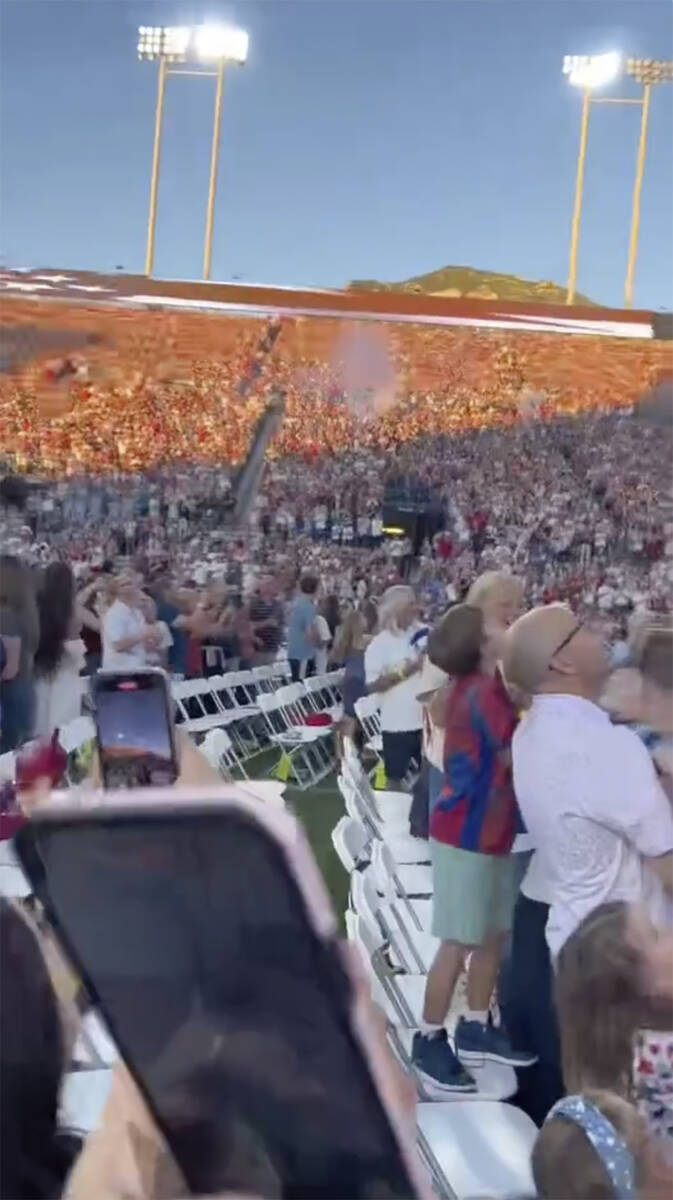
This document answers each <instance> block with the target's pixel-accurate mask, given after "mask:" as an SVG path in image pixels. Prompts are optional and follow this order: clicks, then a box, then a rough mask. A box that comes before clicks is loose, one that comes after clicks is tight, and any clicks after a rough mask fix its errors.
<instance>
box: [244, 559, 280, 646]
mask: <svg viewBox="0 0 673 1200" xmlns="http://www.w3.org/2000/svg"><path fill="white" fill-rule="evenodd" d="M248 612H249V615H250V621H251V624H252V632H253V636H254V646H255V648H254V660H253V661H254V665H255V666H256V667H259V666H267V665H268V664H269V663H272V662H273V661H274V660H275V658H276V655H277V654H278V650H279V648H280V644H281V641H282V638H283V607H282V605H281V603H280V601H279V600H278V591H277V585H276V580H275V579H274V577H273V576H272V575H262V577H261V579H260V580H259V583H258V584H257V588H256V590H255V592H254V594H253V595H252V596H251V598H250V603H249V605H248Z"/></svg>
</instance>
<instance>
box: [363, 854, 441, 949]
mask: <svg viewBox="0 0 673 1200" xmlns="http://www.w3.org/2000/svg"><path fill="white" fill-rule="evenodd" d="M372 866H373V867H374V870H375V873H376V874H375V878H376V886H377V888H378V890H379V891H380V892H381V894H382V895H383V896H384V898H386V899H395V898H397V900H398V901H399V905H400V908H402V909H403V910H404V912H405V913H406V914H407V916H408V918H409V920H410V921H411V923H412V925H414V926H415V927H416V929H421V930H422V929H430V926H431V923H432V900H431V899H430V898H429V897H428V898H420V899H419V898H418V896H419V894H418V893H414V894H413V895H410V893H409V892H408V891H407V888H406V886H405V880H406V879H407V877H406V876H405V877H404V878H401V877H400V874H399V872H400V871H403V872H406V871H422V872H429V875H430V886H432V872H431V871H430V869H429V868H428V867H398V866H397V863H396V862H395V860H394V859H393V857H392V855H391V853H390V851H389V849H388V847H387V846H386V844H385V842H378V841H374V842H372ZM411 882H413V883H416V882H417V881H416V879H413V880H411ZM418 882H419V883H420V884H421V885H422V886H427V883H428V875H427V874H424V875H423V876H422V878H421V880H419V881H418ZM422 895H423V893H420V896H422Z"/></svg>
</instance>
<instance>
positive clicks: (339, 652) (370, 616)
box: [334, 600, 376, 736]
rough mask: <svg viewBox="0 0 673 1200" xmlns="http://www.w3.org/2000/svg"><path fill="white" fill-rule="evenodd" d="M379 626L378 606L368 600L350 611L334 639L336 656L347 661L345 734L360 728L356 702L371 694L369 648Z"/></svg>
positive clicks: (335, 657) (343, 689)
mask: <svg viewBox="0 0 673 1200" xmlns="http://www.w3.org/2000/svg"><path fill="white" fill-rule="evenodd" d="M375 625H376V607H375V605H374V604H372V603H371V602H370V601H369V600H365V601H364V602H363V604H362V607H361V608H359V609H353V611H352V612H350V613H348V616H347V617H346V619H345V620H344V622H343V623H342V624H341V625H340V626H339V631H338V633H337V636H336V639H335V642H334V659H335V661H336V662H338V663H342V664H343V668H344V678H343V683H342V685H341V695H342V699H343V706H344V733H346V734H349V735H351V736H352V735H353V733H354V732H355V728H356V716H355V704H356V701H358V700H360V699H361V698H362V696H365V695H366V693H367V685H366V683H365V649H366V647H367V645H368V643H369V641H370V638H371V635H372V630H373V628H374V626H375Z"/></svg>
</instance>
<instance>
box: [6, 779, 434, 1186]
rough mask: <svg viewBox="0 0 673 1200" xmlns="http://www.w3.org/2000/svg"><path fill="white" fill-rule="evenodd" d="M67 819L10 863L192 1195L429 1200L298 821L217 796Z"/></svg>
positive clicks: (50, 820)
mask: <svg viewBox="0 0 673 1200" xmlns="http://www.w3.org/2000/svg"><path fill="white" fill-rule="evenodd" d="M66 802H67V801H66ZM60 808H61V802H60V801H58V800H57V801H56V802H55V803H54V804H53V805H50V806H49V808H48V809H44V810H39V809H38V810H37V812H36V815H35V819H34V820H32V821H31V822H30V823H29V824H28V825H27V826H26V827H25V828H24V829H22V830H21V831H20V833H19V834H18V835H17V838H16V842H15V845H16V850H17V854H18V857H19V860H20V862H21V865H22V866H23V869H24V871H25V872H26V874H27V876H28V878H29V880H30V882H31V885H32V887H33V890H34V892H35V893H36V894H37V896H38V897H39V899H40V900H41V902H42V903H43V905H44V907H45V910H46V912H47V915H48V917H49V919H50V920H51V922H52V923H53V926H54V928H55V931H56V934H57V936H58V937H59V938H60V940H61V942H62V944H63V948H64V951H65V953H66V955H68V956H69V957H70V959H71V961H72V964H73V967H74V969H75V970H76V971H77V972H78V974H79V975H80V977H81V978H82V980H83V982H84V984H85V986H86V988H87V989H88V992H89V994H90V997H91V1000H92V1003H93V1004H95V1005H96V1006H97V1008H98V1010H99V1012H100V1014H101V1015H102V1017H103V1019H104V1020H105V1022H106V1023H107V1025H108V1028H109V1031H110V1033H111V1036H112V1037H113V1039H114V1041H115V1042H116V1043H117V1046H118V1048H119V1051H120V1053H121V1056H122V1058H123V1059H124V1061H125V1062H126V1064H127V1066H128V1068H129V1070H130V1071H131V1073H132V1075H133V1076H134V1078H135V1080H136V1082H137V1084H138V1086H139V1088H140V1090H141V1092H142V1093H143V1095H144V1097H145V1099H146V1102H147V1104H148V1106H149V1109H150V1111H151V1113H152V1114H153V1116H154V1119H155V1121H156V1123H157V1125H158V1127H159V1129H160V1130H161V1132H162V1133H163V1135H164V1138H165V1140H166V1142H167V1144H168V1146H169V1148H170V1150H171V1152H172V1154H173V1156H174V1158H175V1160H176V1162H177V1164H178V1166H179V1167H180V1170H181V1172H182V1174H183V1176H184V1179H185V1182H186V1184H187V1186H188V1187H189V1189H190V1190H191V1193H192V1194H193V1195H209V1194H213V1193H220V1192H232V1193H234V1194H236V1195H239V1194H243V1195H253V1196H257V1197H260V1196H263V1197H290V1198H292V1197H302V1198H303V1197H306V1198H308V1197H311V1198H312V1200H320V1198H322V1197H325V1198H327V1197H329V1198H334V1200H336V1198H338V1200H345V1198H348V1200H358V1198H360V1197H363V1198H364V1197H368V1198H378V1197H381V1198H382V1197H423V1198H425V1197H427V1196H428V1189H427V1186H426V1185H425V1181H424V1179H423V1176H422V1174H419V1171H420V1168H419V1164H418V1159H417V1155H416V1151H415V1147H414V1141H413V1133H412V1134H411V1135H410V1134H409V1130H408V1128H407V1122H406V1120H405V1119H404V1116H403V1114H402V1113H401V1112H400V1110H399V1104H398V1103H397V1102H396V1092H395V1087H394V1077H393V1075H392V1073H391V1066H390V1062H389V1060H388V1058H387V1055H386V1048H385V1046H382V1045H381V1043H380V1040H379V1039H377V1038H376V1037H371V1035H370V1033H369V1032H368V1029H367V1026H366V1024H363V1023H362V1020H361V1018H359V1017H358V1006H357V1005H355V1004H354V995H353V992H352V986H351V981H350V976H349V974H348V972H347V971H346V969H345V967H344V964H343V958H342V950H341V947H340V946H339V943H338V940H337V936H336V926H335V922H334V918H333V915H332V911H331V908H330V903H329V899H328V897H327V894H326V892H325V888H324V885H323V882H322V878H321V876H320V873H319V871H318V868H317V866H316V864H315V862H314V860H313V857H312V855H311V852H310V850H309V848H308V845H307V843H306V842H305V840H304V837H303V834H302V833H301V831H300V828H299V826H298V825H297V823H296V822H295V821H294V819H293V818H291V817H290V816H289V815H288V814H286V813H284V812H282V811H280V812H279V811H278V810H276V809H270V808H268V807H267V806H265V805H263V804H261V803H260V802H258V801H255V800H252V799H248V798H246V797H245V796H241V797H240V798H239V797H236V798H232V797H231V794H230V793H229V794H228V795H226V796H223V794H222V792H220V791H217V792H214V793H209V792H198V793H196V792H190V794H189V795H188V796H187V795H185V794H184V792H181V791H179V790H177V789H175V790H173V791H172V792H170V791H169V792H167V791H159V792H149V791H147V792H144V793H135V794H132V793H128V794H127V795H126V796H123V794H122V793H118V794H117V796H115V797H114V800H113V801H112V802H111V800H110V798H109V797H107V799H106V800H105V801H104V802H102V803H101V805H100V807H99V808H94V809H90V808H89V809H86V810H79V811H72V810H70V811H68V810H63V811H59V810H60Z"/></svg>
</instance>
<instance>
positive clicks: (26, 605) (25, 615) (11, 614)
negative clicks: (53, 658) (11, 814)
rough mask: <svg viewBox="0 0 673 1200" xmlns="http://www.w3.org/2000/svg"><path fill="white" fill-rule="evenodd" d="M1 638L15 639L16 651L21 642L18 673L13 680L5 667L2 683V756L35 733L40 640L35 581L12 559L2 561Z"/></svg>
mask: <svg viewBox="0 0 673 1200" xmlns="http://www.w3.org/2000/svg"><path fill="white" fill-rule="evenodd" d="M0 636H2V637H3V638H8V639H12V643H11V644H12V646H14V647H15V646H16V642H15V641H14V639H16V638H18V639H19V662H18V669H17V670H16V671H15V672H14V673H13V674H12V675H11V677H10V675H9V673H8V672H7V668H6V667H5V677H4V678H2V679H0V710H1V711H2V728H1V729H0V753H2V754H4V753H5V752H6V751H8V750H15V749H16V748H17V746H20V745H21V743H22V742H24V741H27V739H28V738H30V737H31V735H32V732H33V722H34V716H35V686H34V678H33V660H34V657H35V651H36V649H37V645H38V642H39V639H40V619H39V615H38V610H37V603H36V599H35V583H34V579H33V577H32V574H31V572H30V571H29V570H28V568H27V567H25V566H24V565H23V564H22V563H21V562H20V561H19V559H17V558H13V557H12V556H10V555H3V556H2V557H0ZM8 657H9V656H8ZM14 657H15V655H14Z"/></svg>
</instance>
